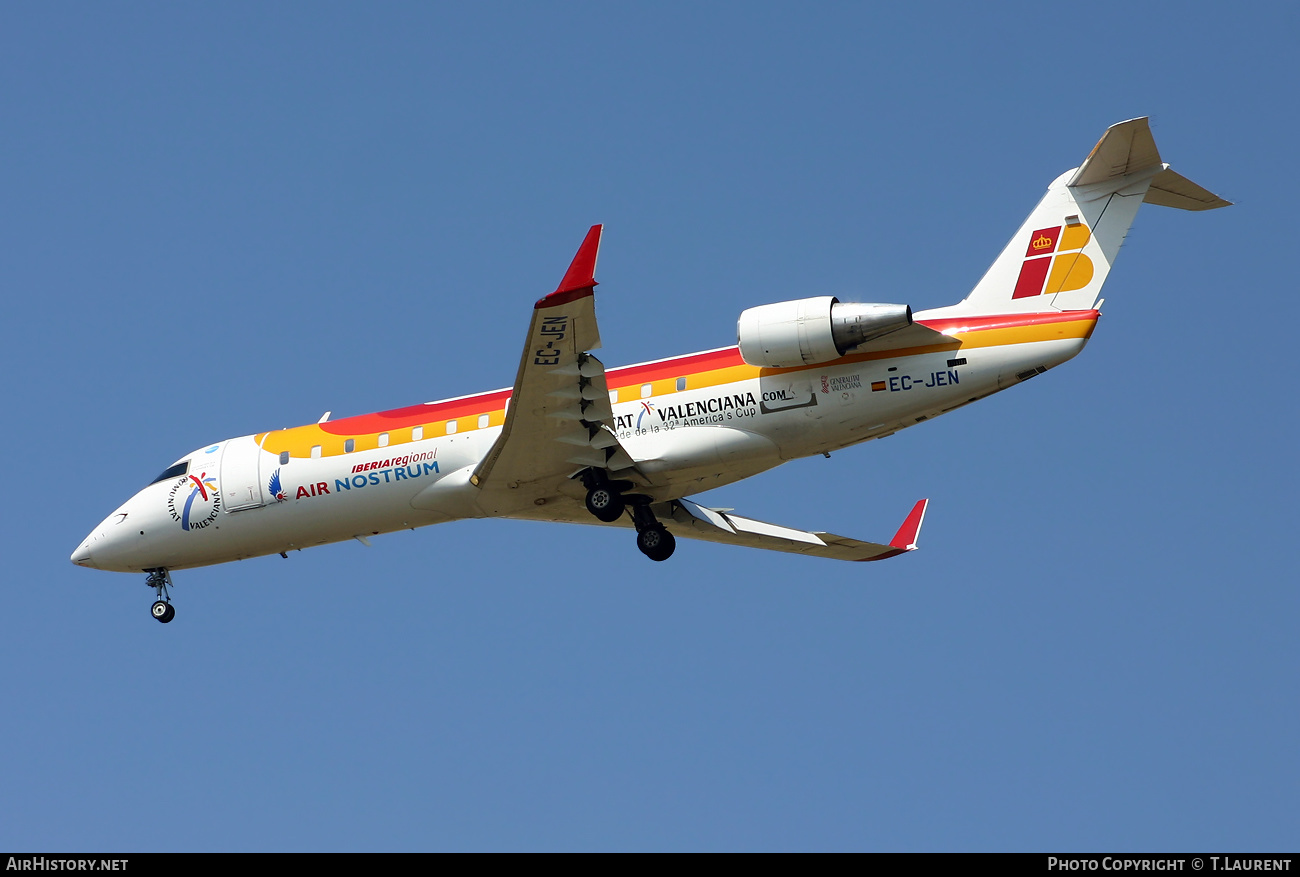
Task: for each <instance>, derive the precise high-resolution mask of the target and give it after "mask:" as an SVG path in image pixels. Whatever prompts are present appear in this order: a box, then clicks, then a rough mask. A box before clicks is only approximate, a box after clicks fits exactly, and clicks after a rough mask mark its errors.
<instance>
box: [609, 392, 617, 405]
mask: <svg viewBox="0 0 1300 877" xmlns="http://www.w3.org/2000/svg"><path fill="white" fill-rule="evenodd" d="M609 404H611V405H617V404H618V390H610V391H609Z"/></svg>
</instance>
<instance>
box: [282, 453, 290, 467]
mask: <svg viewBox="0 0 1300 877" xmlns="http://www.w3.org/2000/svg"><path fill="white" fill-rule="evenodd" d="M280 465H281V466H288V465H289V452H288V451H281V452H280Z"/></svg>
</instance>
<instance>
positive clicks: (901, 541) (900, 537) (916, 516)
mask: <svg viewBox="0 0 1300 877" xmlns="http://www.w3.org/2000/svg"><path fill="white" fill-rule="evenodd" d="M929 504H930V500H928V499H920V500H917V501H916V505H914V506H912V511H910V512H909V513H908V515H907V520H905V521H903V526H901V527H899V528H898V532H897V533H895V534H894V538H893V539H890V540H889V547H890V548H897V549H898V550H899V551H914V550H916V537H917V536H918V535H920V533H921V523H922V522H923V521H924V520H925V509H926V507H927V506H928V505H929Z"/></svg>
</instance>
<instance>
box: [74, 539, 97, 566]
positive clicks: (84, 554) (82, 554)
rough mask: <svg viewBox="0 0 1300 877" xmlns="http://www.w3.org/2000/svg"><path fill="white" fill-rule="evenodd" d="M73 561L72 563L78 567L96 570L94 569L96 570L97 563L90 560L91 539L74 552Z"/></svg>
mask: <svg viewBox="0 0 1300 877" xmlns="http://www.w3.org/2000/svg"><path fill="white" fill-rule="evenodd" d="M71 560H72V562H73V563H75V564H76V565H77V566H87V567H90V568H91V569H94V568H95V562H94V561H93V560H91V558H90V540H89V539H87V540H86V541H85V542H83V543H81V547H80V548H78V549H77V550H76V551H74V552H72V558H71Z"/></svg>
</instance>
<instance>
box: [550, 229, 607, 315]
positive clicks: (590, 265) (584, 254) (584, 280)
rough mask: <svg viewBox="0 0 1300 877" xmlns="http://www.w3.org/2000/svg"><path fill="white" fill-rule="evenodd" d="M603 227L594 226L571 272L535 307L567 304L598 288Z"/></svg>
mask: <svg viewBox="0 0 1300 877" xmlns="http://www.w3.org/2000/svg"><path fill="white" fill-rule="evenodd" d="M603 228H604V226H602V225H593V226H592V227H591V228H590V229H589V230H588V231H587V236H586V237H585V238H583V240H582V246H580V247H578V253H577V255H575V256H574V257H573V262H572V263H570V265H569V270H568V271H566V272H564V279H563V280H561V281H560V285H559V286H558V287H556V289H555V292H553V293H551V294H550V295H548V296H546V297H544V298H542V299H540V300H539V301H538V302H537V304H536V306H535V307H538V308H547V307H551V306H553V305H561V304H567V303H569V302H571V301H573V300H574V299H579V298H582V297H584V296H588V295H591V294H592V291H593V288H594V287H595V286H596V256H597V255H599V253H600V232H601V230H602V229H603Z"/></svg>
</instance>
